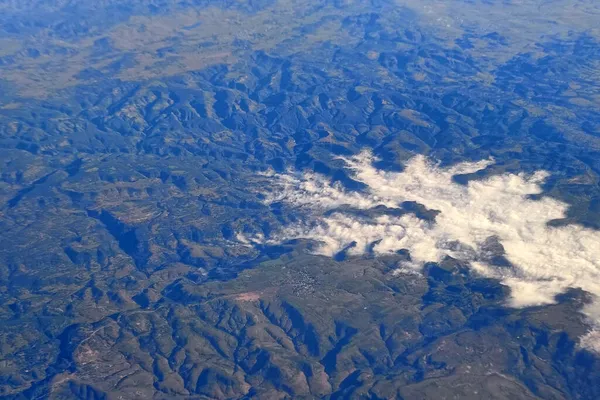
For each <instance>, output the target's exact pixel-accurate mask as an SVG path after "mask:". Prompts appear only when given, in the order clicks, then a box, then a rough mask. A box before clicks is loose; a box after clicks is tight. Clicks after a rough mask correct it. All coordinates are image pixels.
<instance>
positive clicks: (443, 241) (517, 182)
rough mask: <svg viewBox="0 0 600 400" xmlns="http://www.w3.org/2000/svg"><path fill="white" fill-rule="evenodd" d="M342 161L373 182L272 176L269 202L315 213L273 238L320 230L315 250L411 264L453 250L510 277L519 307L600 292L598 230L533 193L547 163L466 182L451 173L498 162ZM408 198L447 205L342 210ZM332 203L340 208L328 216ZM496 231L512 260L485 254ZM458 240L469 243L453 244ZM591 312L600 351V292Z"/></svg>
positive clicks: (483, 269)
mask: <svg viewBox="0 0 600 400" xmlns="http://www.w3.org/2000/svg"><path fill="white" fill-rule="evenodd" d="M344 161H345V163H346V166H347V167H348V168H349V169H350V170H352V171H353V179H355V180H357V181H360V182H362V183H364V184H365V185H366V186H367V188H368V189H367V190H366V191H364V192H363V193H357V192H349V191H346V190H344V189H343V188H342V187H341V186H339V185H332V184H331V183H330V181H329V180H328V179H327V178H326V177H324V176H321V175H319V174H314V173H305V174H303V175H298V174H294V173H287V174H279V175H274V177H275V178H276V179H277V184H276V186H277V190H275V191H274V193H273V194H272V195H271V196H270V197H269V198H268V199H267V202H276V201H284V202H287V203H289V204H293V205H296V206H299V207H306V208H309V209H310V211H311V212H310V213H309V214H310V215H312V216H313V218H314V220H312V221H307V222H305V223H301V224H296V225H293V226H289V227H286V228H285V229H284V230H283V231H281V232H279V234H278V235H276V237H274V238H272V239H271V241H275V242H277V241H283V240H286V239H293V238H306V239H312V240H315V241H318V242H320V243H321V245H320V247H319V248H318V249H317V253H318V254H322V255H328V256H333V255H335V254H336V253H338V252H339V251H341V250H343V249H344V248H346V247H347V246H348V245H349V244H350V243H352V242H355V243H356V245H355V246H354V247H353V248H351V249H350V250H349V254H354V255H358V254H361V253H364V252H365V251H367V250H368V249H369V248H372V251H374V252H375V253H376V254H386V253H392V252H395V251H397V250H400V249H408V250H409V251H410V254H411V258H412V260H413V262H414V266H413V268H418V267H420V266H422V265H423V264H424V263H425V262H428V261H441V260H442V259H443V258H444V257H445V256H447V255H449V256H452V257H454V258H457V259H462V260H466V261H469V262H470V265H471V266H472V268H473V269H475V270H476V271H477V272H479V273H481V274H482V275H484V276H487V277H493V278H498V279H500V280H501V281H502V283H503V284H505V285H507V286H509V287H510V289H511V298H510V305H511V306H513V307H525V306H532V305H543V304H551V303H554V302H555V296H556V295H557V294H560V293H563V292H564V291H565V290H567V289H568V288H582V289H583V290H585V291H587V292H589V293H591V294H592V295H594V296H595V297H598V296H600V232H598V231H594V230H591V229H587V228H584V227H582V226H578V225H567V226H560V227H551V226H548V222H549V221H551V220H554V219H560V218H564V217H565V213H566V211H567V208H568V206H567V205H566V204H565V203H562V202H560V201H558V200H556V199H552V198H550V197H542V198H541V199H539V200H533V199H531V198H530V197H529V196H530V195H532V194H539V193H541V192H542V189H541V186H540V185H541V184H542V183H543V181H544V180H545V179H546V178H547V176H548V174H547V173H546V172H544V171H539V172H536V173H534V174H531V175H526V174H517V175H515V174H504V175H494V176H491V177H489V178H486V179H483V180H471V181H469V183H468V184H467V185H460V184H458V183H455V182H454V181H453V179H452V178H453V177H454V176H455V175H459V174H465V173H472V172H476V171H479V170H482V169H484V168H486V167H487V166H488V165H490V164H492V163H493V161H492V160H484V161H479V162H466V163H461V164H458V165H455V166H452V167H447V168H441V167H439V166H437V165H435V164H434V163H432V162H430V161H429V160H427V159H426V158H425V157H423V156H415V157H413V158H412V159H411V160H409V162H408V163H407V164H406V165H405V169H404V171H402V172H386V171H381V170H378V169H377V168H375V167H374V166H373V161H374V159H373V157H372V156H371V155H370V153H368V152H363V153H361V154H359V155H357V156H355V157H351V158H344ZM405 201H413V202H417V203H420V204H422V205H424V206H425V207H427V208H428V209H431V210H438V211H440V213H439V214H438V215H437V216H436V220H435V223H429V222H427V221H423V220H421V219H419V218H417V217H415V216H414V215H412V214H407V215H402V216H399V217H397V216H390V215H380V216H377V217H374V218H371V219H365V218H361V217H357V216H353V215H351V214H348V213H342V212H335V210H336V209H338V208H339V207H341V206H349V207H352V208H355V209H361V210H367V209H371V208H374V207H377V206H380V205H384V206H387V207H398V205H399V204H400V203H402V202H405ZM325 211H332V212H330V213H327V215H325V213H324V212H325ZM491 236H495V237H497V238H498V240H499V242H500V243H501V244H502V245H503V247H504V249H505V257H506V258H507V259H508V260H509V261H510V263H511V264H513V266H514V268H499V267H496V266H492V265H489V264H487V263H486V262H484V261H482V260H481V257H478V256H477V255H478V254H479V253H480V250H481V245H482V243H483V242H484V241H485V240H486V239H487V238H489V237H491ZM456 241H458V242H460V243H461V244H463V245H465V246H462V247H461V248H460V249H457V248H456V246H451V245H450V244H451V243H455V242H456ZM373 243H376V244H375V245H373ZM403 268H406V266H403ZM583 311H584V313H585V314H586V315H587V316H588V317H589V319H590V321H591V323H592V325H593V326H594V327H595V329H593V330H592V331H590V333H589V334H588V335H587V336H585V337H584V338H583V339H582V342H581V343H582V345H584V346H585V347H586V348H588V349H591V350H595V351H597V352H600V301H594V302H593V303H592V304H590V305H588V306H586V307H585V309H584V310H583Z"/></svg>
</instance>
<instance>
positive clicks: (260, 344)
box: [0, 0, 600, 399]
mask: <svg viewBox="0 0 600 400" xmlns="http://www.w3.org/2000/svg"><path fill="white" fill-rule="evenodd" d="M599 19H600V4H597V3H596V2H594V1H585V0H572V1H567V0H558V1H552V2H542V1H537V0H525V1H512V0H510V1H508V0H507V1H462V0H460V1H459V0H452V1H438V0H426V1H412V0H406V1H404V0H402V1H400V0H399V1H394V0H371V1H352V0H346V1H344V0H319V1H293V2H292V1H287V0H280V1H279V0H189V1H172V0H156V1H155V0H148V1H142V0H127V1H113V0H103V1H93V2H92V1H85V0H52V1H38V0H26V1H11V0H5V1H0V232H1V233H0V239H1V241H0V243H1V244H0V321H1V323H0V396H2V398H6V399H43V398H51V399H71V398H81V399H113V398H114V399H119V398H122V399H146V398H157V399H166V398H180V399H240V398H247V399H249V398H257V399H277V398H279V399H289V398H306V399H309V398H327V399H346V398H349V399H355V398H356V399H358V398H360V399H362V398H366V399H391V398H399V399H454V398H461V399H462V398H474V399H475V398H492V399H536V398H541V399H564V398H568V399H597V398H600V359H599V358H598V354H597V353H596V352H594V349H593V346H585V345H582V338H584V337H585V336H586V335H587V334H589V332H590V331H592V330H593V329H594V327H595V325H594V321H591V320H590V318H591V317H590V315H592V313H591V312H584V309H585V307H589V306H590V304H593V302H594V299H595V298H596V296H597V295H599V294H600V293H592V292H590V291H584V290H582V289H581V288H579V287H578V286H577V285H570V284H567V285H566V286H569V287H571V288H570V289H569V290H568V291H566V292H565V293H562V294H560V295H559V296H557V298H556V301H555V303H554V304H539V305H536V306H528V307H521V308H515V307H510V305H509V304H508V302H509V299H510V297H511V288H510V287H509V286H508V285H506V284H505V282H503V281H502V280H501V279H495V278H492V277H489V276H485V275H484V274H481V273H478V272H477V271H476V270H475V269H473V268H471V266H470V264H469V262H468V261H466V260H461V259H458V258H456V257H451V256H448V257H446V258H444V259H443V260H442V261H436V260H431V262H427V263H425V264H424V265H423V266H421V267H422V268H418V269H415V268H413V269H402V268H400V267H401V266H403V265H405V264H406V263H409V262H411V255H410V251H408V250H407V251H398V252H394V253H391V254H385V255H381V254H376V253H375V252H373V251H371V252H364V253H363V254H352V252H350V251H342V252H340V253H338V254H336V255H335V256H334V257H328V256H323V255H318V254H315V249H316V247H317V244H316V243H314V241H312V240H309V239H307V238H287V239H290V240H287V239H286V238H283V239H282V240H276V239H277V238H280V237H281V235H280V233H281V232H283V231H285V229H286V227H289V226H290V225H293V224H296V223H299V222H302V221H305V220H308V219H310V218H309V216H307V215H306V210H305V209H302V208H301V207H297V206H296V205H295V204H293V203H289V202H285V201H276V202H273V201H268V199H269V196H270V194H272V193H273V192H274V191H277V186H276V185H275V182H276V178H275V177H274V176H281V175H284V174H288V173H289V174H300V175H301V174H318V175H319V176H322V177H324V179H326V180H327V181H328V182H330V183H331V184H332V186H335V187H338V188H342V189H343V190H344V191H345V192H347V193H364V192H365V191H366V190H367V187H366V185H365V183H364V182H361V180H360V179H357V178H356V176H355V174H354V173H353V171H352V170H350V169H349V168H347V167H346V164H345V163H344V161H343V160H342V159H340V157H351V156H353V155H356V154H359V153H360V152H361V151H364V150H365V149H368V150H369V151H370V152H371V153H372V154H373V156H374V157H375V158H376V161H375V164H374V165H375V166H376V167H377V168H378V170H380V171H383V172H382V173H386V172H398V171H402V170H403V169H404V168H405V166H406V165H407V162H408V161H409V160H411V159H412V158H413V157H414V156H415V155H417V154H421V155H425V156H427V157H428V158H429V159H431V160H435V161H436V162H437V163H438V164H439V165H440V166H442V167H444V166H452V165H457V164H458V163H461V162H465V161H468V162H476V161H480V160H488V159H493V163H492V164H490V165H489V166H488V167H486V168H485V169H482V170H480V171H477V172H473V173H465V174H457V175H456V176H455V177H454V181H455V182H456V183H458V184H461V185H465V186H466V185H468V184H469V183H470V182H475V181H481V180H484V179H487V178H489V177H493V176H500V175H503V174H531V173H533V172H535V171H539V170H544V171H547V172H548V174H549V175H548V178H547V179H546V180H545V181H544V182H543V184H542V185H541V186H542V189H543V193H541V194H535V195H533V196H532V198H533V199H541V198H551V199H555V200H558V201H561V202H563V203H565V204H567V205H568V211H567V212H566V214H565V215H564V218H559V219H553V220H552V221H551V222H550V225H551V226H571V225H573V226H581V227H585V228H586V229H589V230H590V231H597V230H598V229H599V228H600V184H599V182H600V180H599V176H600V113H599V111H600V79H599V78H600V30H598V27H597V22H598V20H599ZM346 211H347V212H348V213H354V215H358V217H360V218H365V219H369V218H377V217H379V216H382V215H383V216H390V215H392V216H393V215H400V214H410V215H415V216H416V217H418V218H419V219H421V220H424V221H427V222H428V223H435V219H436V215H437V214H436V210H429V209H426V208H425V207H424V206H423V205H421V204H418V203H403V204H400V205H398V208H381V207H380V208H371V209H366V210H356V209H350V208H349V207H347V209H346ZM437 211H438V212H439V210H437ZM464 217H465V218H469V216H468V215H465V216H464ZM369 221H370V220H369ZM245 238H263V239H264V240H246V239H245ZM489 243H491V244H490V246H489V249H491V250H489V251H490V252H491V253H492V256H493V257H495V258H494V260H496V261H498V263H503V262H504V261H505V259H504V258H503V257H505V255H506V254H505V251H504V249H503V247H502V244H500V243H496V242H493V241H492V242H489ZM489 243H488V244H489ZM599 248H600V244H599ZM409 250H410V249H409ZM577 255H578V253H577V251H576V252H574V253H573V255H572V256H573V259H575V258H576V257H577ZM493 257H492V258H493ZM507 263H508V262H507ZM503 265H504V264H503ZM504 267H506V268H510V265H508V266H507V265H504ZM569 268H570V266H569V265H565V266H564V269H565V271H570V270H569ZM593 272H595V271H593ZM565 274H566V275H565V278H564V279H565V281H568V282H570V281H569V279H570V276H568V274H567V273H565Z"/></svg>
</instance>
